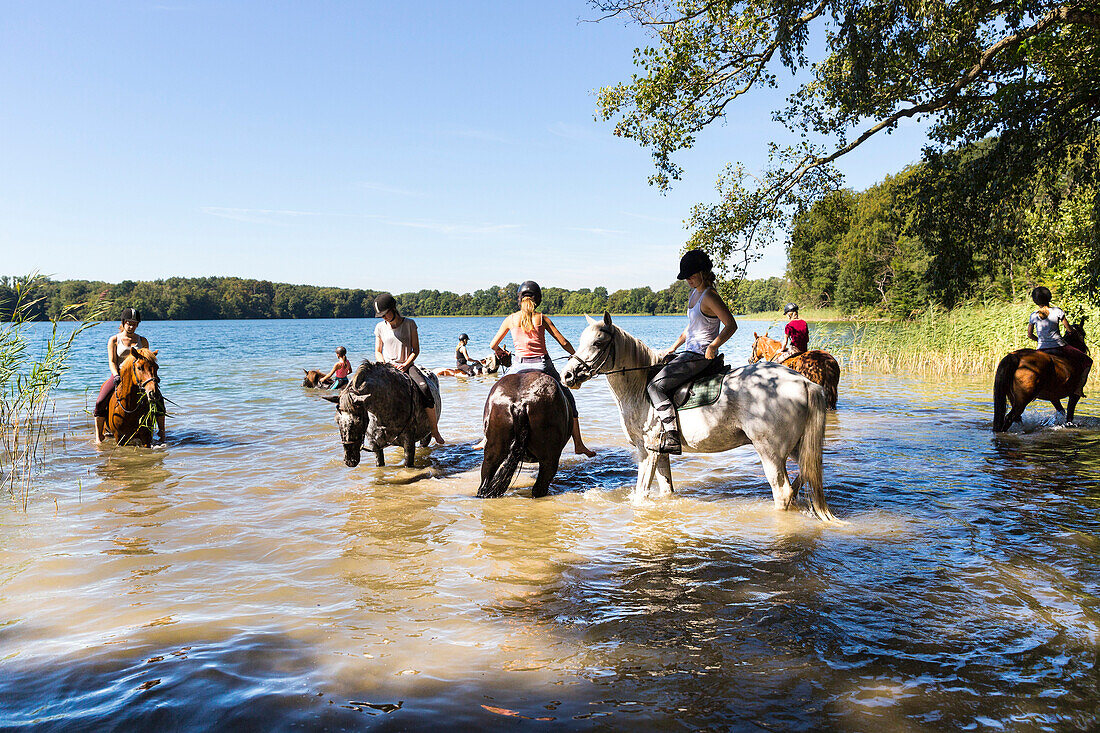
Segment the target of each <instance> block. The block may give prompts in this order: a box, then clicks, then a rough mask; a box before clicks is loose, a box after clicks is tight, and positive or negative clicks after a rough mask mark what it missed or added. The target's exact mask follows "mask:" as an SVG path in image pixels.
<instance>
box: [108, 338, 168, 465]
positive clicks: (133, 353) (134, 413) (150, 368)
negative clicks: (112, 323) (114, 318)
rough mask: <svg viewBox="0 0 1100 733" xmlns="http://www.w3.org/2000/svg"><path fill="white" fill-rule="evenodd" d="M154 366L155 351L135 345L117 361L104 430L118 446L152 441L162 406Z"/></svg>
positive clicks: (162, 399)
mask: <svg viewBox="0 0 1100 733" xmlns="http://www.w3.org/2000/svg"><path fill="white" fill-rule="evenodd" d="M157 369H158V367H157V352H156V351H150V350H149V349H143V348H140V347H137V346H132V347H130V353H128V354H127V355H126V358H125V359H123V360H122V363H121V364H119V366H118V375H119V377H120V381H119V383H118V386H117V387H115V391H114V394H112V395H111V399H110V400H109V401H108V403H107V430H109V431H110V433H111V435H113V436H115V440H116V441H118V444H119V445H129V444H131V443H137V444H139V445H142V446H144V447H146V448H148V447H149V446H151V445H152V444H153V431H152V427H153V425H154V424H155V422H156V413H157V411H158V410H163V409H164V398H163V397H161V394H160V387H159V385H160V377H158V376H157Z"/></svg>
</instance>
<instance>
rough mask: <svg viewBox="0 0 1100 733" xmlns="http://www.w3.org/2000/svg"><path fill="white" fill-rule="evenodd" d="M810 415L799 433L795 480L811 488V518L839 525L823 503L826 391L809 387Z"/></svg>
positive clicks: (827, 506)
mask: <svg viewBox="0 0 1100 733" xmlns="http://www.w3.org/2000/svg"><path fill="white" fill-rule="evenodd" d="M807 389H808V397H809V408H810V414H809V417H808V418H807V420H806V426H805V427H804V428H803V429H802V438H801V440H799V449H798V479H799V483H802V482H803V480H805V483H808V484H809V485H810V506H811V508H812V510H813V513H814V516H815V517H817V518H818V519H820V520H822V521H824V522H836V521H839V520H838V519H837V518H836V517H835V516H833V513H832V512H831V511H829V505H828V504H827V503H826V502H825V480H824V476H823V473H824V472H823V471H822V468H821V453H822V451H823V450H824V447H825V409H826V402H825V390H824V389H822V388H821V387H820V386H818V385H816V384H815V385H813V386H812V387H808V388H807Z"/></svg>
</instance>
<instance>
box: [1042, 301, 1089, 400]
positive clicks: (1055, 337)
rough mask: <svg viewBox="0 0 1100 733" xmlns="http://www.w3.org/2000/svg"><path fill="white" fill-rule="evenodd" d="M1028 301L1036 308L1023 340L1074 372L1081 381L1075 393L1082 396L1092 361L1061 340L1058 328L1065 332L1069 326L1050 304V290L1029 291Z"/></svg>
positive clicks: (1063, 312) (1058, 309) (1059, 309)
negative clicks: (1068, 366) (1066, 362)
mask: <svg viewBox="0 0 1100 733" xmlns="http://www.w3.org/2000/svg"><path fill="white" fill-rule="evenodd" d="M1031 299H1032V300H1033V301H1034V302H1035V305H1037V306H1039V307H1038V308H1037V309H1036V310H1035V312H1034V313H1032V314H1031V317H1030V318H1028V323H1027V337H1028V338H1029V339H1031V340H1032V341H1038V342H1039V351H1045V352H1047V353H1048V354H1051V355H1053V356H1060V357H1062V358H1063V359H1065V360H1066V361H1068V362H1069V363H1070V365H1071V366H1072V367H1073V368H1074V369H1075V370H1078V371H1079V373H1080V375H1081V379H1080V381H1078V383H1077V389H1076V390H1075V392H1076V394H1077V396H1078V397H1084V396H1085V382H1087V381H1088V380H1089V372H1090V371H1091V370H1092V359H1090V358H1089V355H1088V354H1086V353H1084V352H1083V351H1080V350H1079V349H1076V348H1074V347H1073V346H1070V345H1069V344H1067V343H1066V342H1065V339H1063V338H1062V332H1061V326H1065V327H1066V328H1067V329H1068V328H1069V327H1070V323H1069V321H1068V320H1066V314H1065V311H1063V310H1062V309H1061V308H1055V307H1054V306H1052V305H1051V304H1050V299H1051V294H1050V289H1049V288H1046V287H1043V286H1042V285H1040V286H1039V287H1037V288H1035V289H1034V290H1032V291H1031Z"/></svg>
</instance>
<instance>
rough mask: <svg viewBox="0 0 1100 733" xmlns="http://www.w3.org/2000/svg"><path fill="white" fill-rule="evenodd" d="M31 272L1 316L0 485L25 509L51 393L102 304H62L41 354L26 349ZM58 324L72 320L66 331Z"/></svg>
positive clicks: (36, 281) (34, 280)
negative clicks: (82, 334)
mask: <svg viewBox="0 0 1100 733" xmlns="http://www.w3.org/2000/svg"><path fill="white" fill-rule="evenodd" d="M42 281H43V278H42V277H41V276H40V275H37V274H33V275H30V276H28V277H26V278H23V279H21V280H19V281H18V282H17V284H16V287H15V290H14V300H13V301H12V302H10V303H8V304H7V307H6V308H4V312H0V486H3V487H4V488H6V489H7V491H8V494H9V496H10V497H11V498H12V499H13V500H14V501H16V502H17V503H18V504H20V505H21V506H22V508H23V510H24V511H26V509H27V504H28V502H29V498H30V490H31V483H32V480H33V477H34V475H35V473H36V472H37V471H38V470H40V469H41V466H42V461H43V459H44V455H43V450H42V447H43V445H44V443H45V442H46V441H47V440H48V439H49V434H50V422H51V418H52V416H53V401H52V400H51V399H50V394H51V392H52V391H53V389H54V388H55V387H56V386H57V385H58V384H59V383H60V381H61V377H62V375H64V374H65V372H66V371H68V368H69V356H70V354H71V352H72V347H73V343H74V342H75V341H76V338H77V337H78V336H79V335H80V334H81V333H83V332H84V331H85V330H87V329H88V328H90V327H92V326H93V325H95V324H96V322H97V319H98V317H99V315H100V314H101V313H102V312H103V308H104V307H105V306H106V303H105V302H98V303H81V304H77V305H70V306H66V307H65V308H64V309H63V311H62V313H61V315H60V316H59V317H58V318H55V319H54V320H53V321H52V329H51V331H50V336H49V338H48V339H47V340H46V343H45V346H44V349H43V351H42V353H41V355H40V356H38V357H37V358H35V357H34V356H32V354H31V353H30V351H29V343H28V340H27V334H26V326H27V324H28V323H29V319H30V317H31V314H32V313H33V311H34V308H35V306H36V305H38V303H39V300H40V299H39V298H37V297H36V295H35V290H36V288H37V287H38V286H39V285H40V284H41V283H42ZM62 321H75V322H76V326H75V327H74V328H73V329H72V330H70V331H69V332H68V333H63V332H62V329H61V328H60V325H61V322H62Z"/></svg>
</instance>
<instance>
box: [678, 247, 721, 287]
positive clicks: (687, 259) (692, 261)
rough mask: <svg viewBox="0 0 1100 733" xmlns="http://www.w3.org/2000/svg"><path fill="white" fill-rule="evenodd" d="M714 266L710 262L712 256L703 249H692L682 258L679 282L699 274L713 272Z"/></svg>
mask: <svg viewBox="0 0 1100 733" xmlns="http://www.w3.org/2000/svg"><path fill="white" fill-rule="evenodd" d="M713 269H714V264H713V263H711V261H710V255H708V254H707V253H706V252H704V251H703V250H701V249H690V250H688V251H687V253H686V254H685V255H684V256H683V257H681V258H680V274H679V275H677V276H676V279H677V280H687V279H688V278H689V277H691V276H692V275H694V274H695V273H697V272H702V271H703V270H713Z"/></svg>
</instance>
